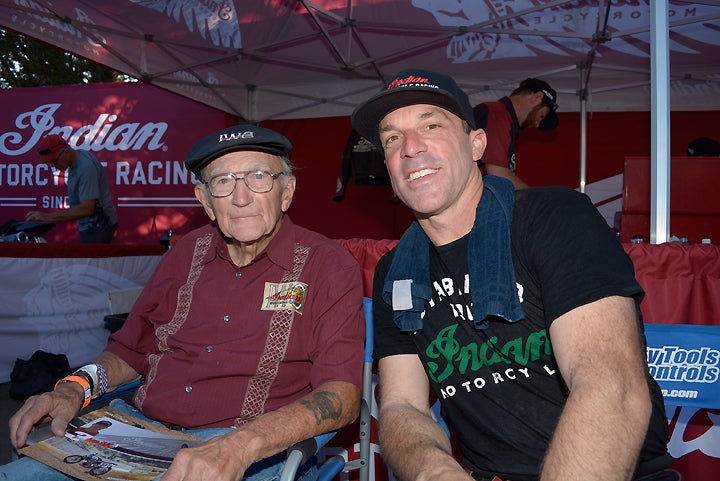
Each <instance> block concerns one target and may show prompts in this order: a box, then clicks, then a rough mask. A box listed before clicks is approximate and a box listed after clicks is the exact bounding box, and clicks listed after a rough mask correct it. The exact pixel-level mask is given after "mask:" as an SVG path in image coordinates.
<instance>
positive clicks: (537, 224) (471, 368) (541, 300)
mask: <svg viewBox="0 0 720 481" xmlns="http://www.w3.org/2000/svg"><path fill="white" fill-rule="evenodd" d="M511 233H512V234H511V244H512V246H511V248H512V257H513V265H514V268H515V275H516V281H517V284H518V286H517V287H518V296H519V298H520V300H521V306H522V307H523V310H524V312H525V315H526V317H525V319H523V320H521V321H519V322H517V323H509V322H506V321H503V320H501V319H497V320H492V321H490V327H489V328H488V329H485V330H476V329H475V328H474V325H473V322H472V313H471V312H470V288H469V282H471V281H469V280H468V274H467V272H468V270H467V256H468V253H467V247H468V237H467V236H466V237H464V238H462V239H459V240H457V241H455V242H453V243H451V244H448V245H445V246H441V247H433V246H431V247H430V278H431V282H432V283H433V284H432V287H433V298H432V300H431V301H429V302H428V303H427V305H426V309H425V312H424V317H423V328H422V329H421V330H419V331H416V332H414V333H410V332H408V333H403V332H401V331H400V330H399V329H398V328H397V327H396V325H395V324H394V323H393V321H392V308H391V306H389V305H388V304H387V303H385V302H384V301H383V300H382V296H381V294H382V293H381V290H382V285H383V281H384V279H385V276H386V274H387V272H388V270H389V268H390V265H391V262H392V258H393V255H394V251H391V252H389V253H388V254H386V255H385V256H384V257H383V258H382V259H381V260H380V262H379V263H378V266H377V269H376V272H375V284H374V293H373V310H374V318H375V351H374V352H375V357H376V358H378V359H379V358H382V357H386V356H390V355H393V354H408V353H413V354H419V356H420V359H421V360H422V362H423V364H424V366H425V369H426V372H427V374H428V379H429V381H430V384H431V386H432V388H433V390H434V391H435V393H436V395H437V397H438V399H440V402H441V405H442V408H443V412H444V415H445V418H446V419H447V420H448V421H449V423H450V424H452V425H453V426H454V428H455V431H456V434H457V438H458V443H459V446H460V449H461V452H462V455H463V460H464V463H465V464H466V466H467V467H468V468H469V469H471V470H472V471H473V472H474V473H476V474H480V475H483V476H486V477H489V478H492V476H493V475H499V476H500V477H502V478H505V479H508V478H509V479H512V480H513V481H526V480H534V479H537V475H538V473H539V468H540V464H541V462H542V460H543V458H544V455H545V451H546V449H547V445H548V443H549V441H550V438H551V435H552V432H553V430H554V428H555V425H556V423H557V420H558V418H559V416H560V413H561V411H562V408H563V406H564V404H565V400H566V397H567V394H568V391H567V387H566V386H565V384H564V382H563V379H562V377H561V375H560V373H559V371H558V368H557V364H556V362H555V359H554V357H553V355H552V346H551V344H550V340H549V334H548V333H549V328H550V324H551V323H552V322H553V320H555V319H556V318H558V317H559V316H561V315H562V314H564V313H566V312H568V311H570V310H572V309H574V308H576V307H578V306H582V305H585V304H588V303H590V302H593V301H595V300H598V299H601V298H603V297H607V296H611V295H621V296H627V297H634V298H635V299H636V300H637V302H638V305H639V302H640V299H641V298H642V295H643V291H642V288H641V287H640V286H639V284H638V283H637V282H636V280H635V277H634V270H633V265H632V262H631V260H630V258H629V257H628V256H627V255H626V254H625V252H624V250H623V248H622V246H621V245H620V243H619V242H618V241H617V239H616V238H615V235H614V233H613V232H612V231H611V230H610V229H609V228H608V226H607V223H606V222H605V220H604V219H603V218H602V216H600V214H599V213H598V212H597V210H596V209H595V208H594V207H593V206H592V204H591V202H590V201H589V199H588V198H587V197H586V196H584V195H582V194H579V193H577V192H575V191H573V190H571V189H566V188H555V187H549V188H534V189H525V190H521V191H517V192H516V193H515V208H514V211H513V224H512V230H511ZM638 312H639V309H638ZM648 382H649V383H651V386H653V389H652V392H653V396H654V413H653V420H652V424H651V431H650V432H649V434H648V437H647V439H646V443H645V448H644V451H643V453H642V455H641V460H643V461H644V460H650V459H655V458H658V457H661V456H664V455H665V456H667V454H666V440H667V419H666V418H665V414H664V410H663V405H662V395H661V393H660V391H659V388H658V387H657V384H656V383H655V381H654V380H653V379H652V378H651V377H650V375H649V374H648ZM671 461H672V460H671V459H670V458H669V457H668V458H667V460H666V462H665V464H666V465H667V464H670V462H671Z"/></svg>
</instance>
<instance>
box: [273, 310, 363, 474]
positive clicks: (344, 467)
mask: <svg viewBox="0 0 720 481" xmlns="http://www.w3.org/2000/svg"><path fill="white" fill-rule="evenodd" d="M363 310H364V311H365V350H364V355H363V385H362V399H361V401H360V419H359V424H360V434H359V436H360V457H359V458H358V459H355V460H352V461H346V460H345V458H343V457H342V456H340V455H336V456H332V457H330V458H328V459H327V460H325V462H323V463H322V464H321V465H320V466H318V477H317V481H329V480H331V479H333V478H334V477H335V476H337V475H338V474H340V473H341V472H343V471H346V472H347V471H352V470H355V469H359V475H360V481H368V480H369V479H370V427H371V422H372V402H373V391H372V386H373V383H372V376H373V374H372V367H373V357H372V352H373V311H372V299H370V298H368V297H365V298H363ZM334 435H335V433H334V432H332V433H327V434H321V435H319V436H315V437H314V438H313V439H307V440H305V441H302V442H300V443H298V444H295V445H294V446H292V447H290V448H289V449H288V450H287V462H286V463H285V469H284V470H283V473H282V475H281V477H280V481H292V480H294V479H295V475H296V473H297V469H298V468H299V467H300V466H302V465H303V464H304V463H306V462H307V461H308V460H309V459H310V458H311V457H312V456H313V455H315V454H316V453H317V452H318V451H319V450H320V449H321V448H322V447H323V446H325V444H326V443H327V442H328V441H329V440H330V439H332V437H333V436H334Z"/></svg>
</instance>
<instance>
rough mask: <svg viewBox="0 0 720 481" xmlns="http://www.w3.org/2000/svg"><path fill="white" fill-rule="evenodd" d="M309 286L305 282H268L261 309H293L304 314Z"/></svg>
mask: <svg viewBox="0 0 720 481" xmlns="http://www.w3.org/2000/svg"><path fill="white" fill-rule="evenodd" d="M307 288H308V286H307V284H305V283H304V282H266V283H265V292H264V294H263V304H262V306H261V308H260V309H261V310H263V311H283V310H287V309H292V310H294V311H295V312H297V313H299V314H302V311H303V307H304V306H305V296H306V295H307Z"/></svg>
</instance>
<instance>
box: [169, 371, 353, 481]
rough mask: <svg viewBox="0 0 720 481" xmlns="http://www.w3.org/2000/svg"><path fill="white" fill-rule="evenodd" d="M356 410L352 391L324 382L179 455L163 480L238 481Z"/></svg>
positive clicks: (347, 420) (344, 385)
mask: <svg viewBox="0 0 720 481" xmlns="http://www.w3.org/2000/svg"><path fill="white" fill-rule="evenodd" d="M359 409H360V389H358V387H357V386H355V385H354V384H351V383H348V382H340V381H335V382H328V383H325V384H323V385H321V386H319V387H318V388H317V389H316V390H315V391H313V392H312V393H310V394H308V395H306V396H304V397H302V398H300V399H299V400H297V401H295V402H293V403H291V404H288V405H287V406H284V407H282V408H280V409H278V410H276V411H272V412H268V413H265V414H263V415H262V416H259V417H258V418H256V419H254V420H253V421H251V422H249V423H247V424H245V425H243V426H240V427H238V429H236V430H234V431H232V432H230V433H229V434H226V435H223V436H218V437H216V438H213V439H210V440H209V441H208V442H206V443H204V444H202V445H200V446H197V447H194V448H189V449H182V450H180V451H179V452H178V454H177V455H176V456H175V460H174V461H173V463H172V465H171V466H170V469H169V470H168V471H167V473H165V475H164V476H163V481H180V480H183V479H185V480H192V479H213V480H216V481H238V480H240V479H241V478H242V476H243V474H244V472H245V471H246V470H247V469H248V467H250V465H251V464H252V463H254V462H257V461H259V460H261V459H265V458H267V457H269V456H272V455H274V454H276V453H279V452H281V451H284V450H285V449H287V448H289V447H290V446H292V445H293V444H295V443H297V442H299V441H302V440H304V439H308V438H311V437H313V436H316V435H318V434H322V433H325V432H329V431H334V430H337V429H339V428H341V427H343V426H345V425H347V424H349V423H351V422H353V421H354V420H355V419H356V418H357V416H358V413H359ZM203 476H204V477H203Z"/></svg>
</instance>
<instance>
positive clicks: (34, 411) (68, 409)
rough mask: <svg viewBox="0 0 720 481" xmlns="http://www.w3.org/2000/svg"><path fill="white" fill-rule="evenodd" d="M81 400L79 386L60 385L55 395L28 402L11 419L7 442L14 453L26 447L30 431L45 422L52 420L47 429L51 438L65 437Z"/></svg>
mask: <svg viewBox="0 0 720 481" xmlns="http://www.w3.org/2000/svg"><path fill="white" fill-rule="evenodd" d="M84 399H85V397H84V394H83V388H82V386H81V385H80V384H78V383H75V382H64V383H61V384H60V385H59V386H58V388H57V389H56V390H55V391H51V392H46V393H43V394H40V395H38V396H32V397H30V398H28V400H27V401H25V404H23V406H22V407H21V408H20V409H19V410H18V412H16V413H15V414H14V415H13V417H11V418H10V422H9V425H10V442H11V443H12V445H13V446H14V447H15V448H16V449H19V448H21V447H23V446H25V443H26V442H27V438H28V435H29V434H30V431H32V430H33V428H34V427H35V426H36V425H37V424H39V423H41V422H44V421H47V420H52V423H51V424H50V426H51V429H52V433H53V434H54V435H56V436H62V435H64V434H65V429H66V428H67V425H68V423H69V422H70V420H71V419H72V418H74V417H75V415H76V414H77V412H78V411H79V410H80V407H81V406H82V403H83V400H84Z"/></svg>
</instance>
